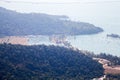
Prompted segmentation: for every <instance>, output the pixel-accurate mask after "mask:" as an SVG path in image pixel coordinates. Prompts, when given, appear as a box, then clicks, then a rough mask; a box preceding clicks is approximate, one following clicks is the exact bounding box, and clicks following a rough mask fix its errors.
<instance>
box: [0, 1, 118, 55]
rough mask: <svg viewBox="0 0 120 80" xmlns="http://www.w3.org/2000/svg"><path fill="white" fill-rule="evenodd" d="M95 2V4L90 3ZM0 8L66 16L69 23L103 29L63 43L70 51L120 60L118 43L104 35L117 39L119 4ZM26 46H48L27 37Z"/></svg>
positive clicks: (10, 5)
mask: <svg viewBox="0 0 120 80" xmlns="http://www.w3.org/2000/svg"><path fill="white" fill-rule="evenodd" d="M94 1H97V0H94ZM0 6H1V7H5V8H7V9H11V10H16V11H17V12H22V13H23V12H25V13H31V12H37V13H47V14H53V15H67V16H69V17H70V19H71V20H74V21H82V22H89V23H92V24H94V25H96V26H99V27H101V28H103V29H104V32H103V33H100V34H95V35H84V36H83V35H82V36H81V35H79V36H68V37H67V40H68V41H69V42H71V44H72V45H73V46H74V47H77V48H79V49H82V50H89V51H93V52H95V53H100V52H106V53H110V54H113V55H118V56H120V39H114V38H107V37H106V34H111V33H115V34H119V35H120V2H119V1H118V2H94V3H89V2H85V3H69V4H65V3H61V4H59V3H52V4H49V3H47V4H46V3H44V4H40V3H39V4H32V3H6V2H3V1H0ZM29 44H31V45H32V44H51V43H50V42H49V38H48V37H47V36H38V37H31V38H30V40H29Z"/></svg>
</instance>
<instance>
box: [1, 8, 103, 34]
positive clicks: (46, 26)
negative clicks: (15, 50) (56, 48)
mask: <svg viewBox="0 0 120 80" xmlns="http://www.w3.org/2000/svg"><path fill="white" fill-rule="evenodd" d="M67 19H68V17H67V16H57V15H47V14H40V13H39V14H38V13H29V14H27V13H18V12H15V11H11V10H7V9H5V8H2V7H0V36H19V35H53V34H65V35H81V34H95V33H99V32H102V31H103V30H102V29H101V28H99V27H96V26H94V25H92V24H89V23H84V22H74V21H70V20H67Z"/></svg>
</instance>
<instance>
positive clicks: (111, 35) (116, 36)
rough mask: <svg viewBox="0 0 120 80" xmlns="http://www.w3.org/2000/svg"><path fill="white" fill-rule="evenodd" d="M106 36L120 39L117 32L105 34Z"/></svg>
mask: <svg viewBox="0 0 120 80" xmlns="http://www.w3.org/2000/svg"><path fill="white" fill-rule="evenodd" d="M107 37H112V38H119V39H120V35H118V34H107Z"/></svg>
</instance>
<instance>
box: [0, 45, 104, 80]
mask: <svg viewBox="0 0 120 80" xmlns="http://www.w3.org/2000/svg"><path fill="white" fill-rule="evenodd" d="M103 73H104V69H103V67H102V65H101V64H99V63H98V62H97V61H94V60H92V58H90V57H88V56H86V55H84V54H83V53H82V52H80V51H74V50H72V49H68V48H64V47H58V46H45V45H37V46H22V45H12V44H0V80H70V79H71V80H90V79H93V78H95V77H101V76H102V75H103Z"/></svg>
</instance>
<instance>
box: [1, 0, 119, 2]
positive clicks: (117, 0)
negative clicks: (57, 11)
mask: <svg viewBox="0 0 120 80" xmlns="http://www.w3.org/2000/svg"><path fill="white" fill-rule="evenodd" d="M0 1H6V2H7V1H8V2H9V1H13V2H50V3H52V2H55V3H70V2H120V0H0Z"/></svg>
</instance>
